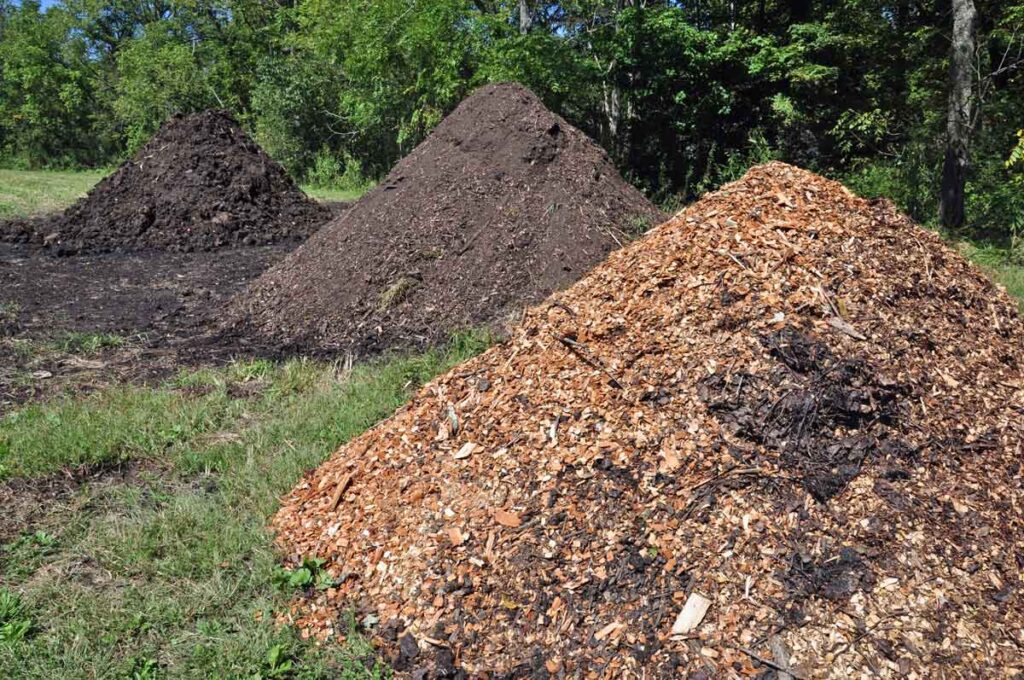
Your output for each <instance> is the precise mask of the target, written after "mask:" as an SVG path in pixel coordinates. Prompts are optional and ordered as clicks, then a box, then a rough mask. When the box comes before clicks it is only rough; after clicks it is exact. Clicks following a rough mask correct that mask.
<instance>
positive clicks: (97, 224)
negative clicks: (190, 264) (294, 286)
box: [0, 110, 331, 255]
mask: <svg viewBox="0 0 1024 680" xmlns="http://www.w3.org/2000/svg"><path fill="white" fill-rule="evenodd" d="M330 217H331V211H330V209H329V208H327V207H325V206H322V205H320V204H318V203H316V202H315V201H313V200H311V199H309V198H307V197H306V195H305V194H303V193H302V191H301V190H300V189H299V188H298V187H296V186H295V184H294V183H293V182H292V181H291V179H290V178H289V177H288V175H287V174H286V173H285V170H284V168H283V167H281V165H280V164H279V163H277V162H276V161H274V160H273V159H271V158H270V157H269V156H267V154H266V153H265V152H264V151H263V150H262V149H261V148H260V147H259V145H258V144H256V142H254V141H253V140H252V139H251V138H250V137H249V136H248V135H247V134H246V133H245V131H243V130H242V128H241V127H240V126H239V125H238V122H237V121H236V120H235V119H234V118H233V117H232V116H231V114H230V113H228V112H227V111H216V110H211V111H204V112H202V113H197V114H192V115H188V116H175V117H173V118H171V119H170V120H169V121H167V122H166V123H165V124H164V125H163V126H162V127H161V128H160V130H159V131H158V132H157V133H156V135H154V136H153V138H152V139H150V140H149V142H147V143H146V145H145V146H143V147H142V149H140V150H139V152H138V153H137V154H135V156H134V157H133V158H132V159H131V160H129V161H126V162H125V163H123V164H122V165H121V167H119V168H118V169H117V171H116V172H114V173H113V174H112V175H110V176H109V177H106V178H105V179H103V180H102V181H101V182H100V183H99V184H97V185H96V187H94V188H93V189H92V190H91V191H90V192H89V193H88V195H86V196H85V197H83V198H82V199H80V200H79V201H78V202H76V203H75V204H74V205H72V206H71V207H70V208H68V209H67V210H66V211H64V212H63V213H61V214H58V215H54V216H49V217H45V218H42V219H35V220H29V221H21V222H9V223H6V224H4V225H0V237H2V238H3V240H6V241H15V242H21V243H26V244H29V245H34V246H38V247H43V248H46V249H47V250H48V251H50V252H53V253H55V254H61V255H74V254H80V253H103V252H124V251H134V250H144V249H160V250H170V251H179V252H190V251H196V250H213V249H216V248H221V247H231V246H243V245H263V244H269V243H275V242H279V241H288V240H295V241H298V240H302V239H305V238H306V237H307V236H309V234H310V233H312V232H313V231H315V230H316V229H317V228H318V227H319V226H320V225H321V224H323V223H324V222H325V221H327V220H328V219H330Z"/></svg>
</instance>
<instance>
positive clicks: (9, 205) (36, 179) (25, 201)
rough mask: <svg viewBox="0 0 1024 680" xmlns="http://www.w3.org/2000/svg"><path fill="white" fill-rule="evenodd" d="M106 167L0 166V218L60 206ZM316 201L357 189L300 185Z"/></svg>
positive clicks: (354, 194) (348, 196) (342, 197)
mask: <svg viewBox="0 0 1024 680" xmlns="http://www.w3.org/2000/svg"><path fill="white" fill-rule="evenodd" d="M108 172H109V170H75V171H71V170H68V171H57V170H5V169H0V219H4V218H10V217H26V216H30V215H39V214H42V213H48V212H55V211H57V210H63V209H64V208H66V207H68V206H69V205H71V204H72V203H74V202H75V200H76V199H78V198H80V197H82V196H84V195H85V194H86V192H87V191H89V189H91V188H92V187H93V185H95V184H96V182H99V181H100V180H101V179H103V177H104V176H105V175H106V174H107V173H108ZM302 190H303V191H305V192H306V193H307V194H308V195H309V196H312V197H313V198H315V199H317V200H320V201H354V200H356V199H357V198H359V197H360V196H362V195H363V193H365V192H366V189H365V188H360V189H331V188H315V187H311V186H305V185H304V186H303V187H302Z"/></svg>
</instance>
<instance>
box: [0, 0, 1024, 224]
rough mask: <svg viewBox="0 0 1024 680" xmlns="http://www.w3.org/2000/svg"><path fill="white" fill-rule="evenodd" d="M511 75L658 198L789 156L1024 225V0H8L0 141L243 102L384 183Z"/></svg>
mask: <svg viewBox="0 0 1024 680" xmlns="http://www.w3.org/2000/svg"><path fill="white" fill-rule="evenodd" d="M499 80H515V81H519V82H522V83H523V84H525V85H527V86H528V87H530V88H531V89H533V90H534V91H535V92H536V93H537V94H538V95H540V96H541V98H542V99H544V101H545V102H546V103H547V104H548V106H549V107H551V108H552V109H553V110H555V111H557V112H559V113H561V114H562V115H563V116H565V117H566V118H567V119H569V120H570V121H571V122H572V123H574V124H575V125H577V126H579V127H581V128H582V129H584V130H585V131H586V132H588V133H589V134H590V135H591V136H593V137H594V138H595V139H597V140H599V141H600V143H601V144H602V145H603V146H604V147H605V148H606V149H607V150H608V152H609V153H610V154H611V156H612V157H613V159H614V160H615V161H616V162H617V163H618V165H619V166H620V168H622V170H623V172H624V173H625V174H626V175H627V176H628V177H629V178H630V179H632V180H633V181H634V182H636V183H637V184H638V185H640V186H642V187H643V188H644V189H645V190H646V191H647V192H648V193H649V195H651V196H652V197H653V198H654V199H655V200H659V201H662V202H671V201H677V202H678V201H686V200H689V199H691V198H693V197H695V196H697V195H699V194H700V193H702V192H704V191H706V190H708V189H710V188H713V187H715V186H717V185H718V184H720V183H722V182H723V181H726V180H729V179H732V178H734V177H736V176H738V175H739V174H740V173H741V172H742V171H743V170H744V169H745V168H746V167H748V166H749V165H750V164H751V163H755V162H760V161H765V160H768V159H774V158H777V159H782V160H786V161H790V162H793V163H796V164H799V165H802V166H804V167H807V168H810V169H812V170H816V171H819V172H823V173H826V174H830V175H832V176H836V177H839V178H841V179H844V180H845V181H847V182H848V183H850V184H851V185H852V186H853V187H854V188H855V189H858V190H860V191H862V192H864V193H868V194H879V195H888V196H891V197H892V198H894V199H895V200H896V201H897V202H898V203H899V204H900V205H901V206H902V207H903V208H905V209H906V210H908V211H909V212H910V213H911V214H913V215H914V216H915V217H916V218H918V219H920V220H922V221H926V222H936V221H938V220H940V219H941V221H942V223H943V224H944V225H945V226H946V227H948V228H950V229H954V230H958V231H960V232H963V233H967V234H969V235H972V236H975V237H979V238H986V239H991V240H994V241H999V242H1005V243H1010V242H1011V241H1013V240H1014V239H1018V240H1019V237H1020V236H1021V235H1024V183H1022V181H1021V173H1022V172H1024V159H1021V158H1020V155H1021V151H1020V147H1019V146H1018V145H1019V143H1020V142H1019V139H1020V138H1019V137H1018V136H1017V132H1018V131H1019V130H1020V129H1021V128H1022V127H1024V0H1009V1H1000V0H692V1H685V0H676V1H671V2H668V1H656V0H575V1H571V2H556V3H547V2H537V1H535V0H508V1H503V0H347V1H345V2H338V1H334V0H178V1H172V0H105V1H104V0H57V2H56V3H55V4H52V5H50V6H48V7H46V8H43V7H41V6H40V4H39V2H38V0H22V1H21V2H20V3H15V2H13V1H12V0H0V162H3V163H4V164H6V165H13V166H24V167H78V166H97V165H109V164H112V163H114V162H116V161H118V160H120V159H123V158H125V157H126V156H127V155H129V154H131V153H132V152H133V151H134V150H135V149H137V148H138V147H139V146H140V145H141V144H142V143H143V142H144V141H145V140H146V139H147V138H148V137H149V136H150V135H151V134H152V133H153V132H154V131H155V130H156V129H157V128H158V127H159V125H160V123H161V122H162V121H163V120H165V119H166V118H167V117H168V116H169V115H171V114H173V113H175V112H178V111H192V110H198V109H203V108H209V107H222V108H228V109H231V110H232V111H234V112H235V114H236V115H237V116H238V117H239V119H240V120H241V121H242V122H243V124H244V125H245V126H246V127H247V128H248V129H249V130H250V131H251V132H252V133H253V134H254V135H255V136H256V138H257V139H258V141H259V142H260V143H261V144H262V145H263V146H264V147H265V148H266V149H267V151H268V152H269V153H270V154H271V155H272V156H274V157H275V158H277V159H278V160H280V161H281V162H282V163H284V164H285V166H286V167H287V168H288V169H289V171H290V172H291V173H292V174H293V175H295V176H296V177H299V178H306V179H309V180H311V181H314V182H319V183H337V182H343V183H353V182H361V181H363V180H364V178H371V179H372V178H377V177H380V176H381V175H382V174H383V173H385V172H386V171H387V170H388V169H389V168H390V167H391V165H392V164H393V163H394V162H395V161H396V160H397V159H399V158H400V157H401V156H402V155H404V154H405V153H407V152H408V151H409V150H411V149H412V147H413V146H414V145H415V144H417V143H418V142H419V141H420V140H421V139H423V137H424V136H425V135H426V134H427V133H428V132H429V131H430V130H431V128H432V127H433V126H434V125H435V124H436V123H437V122H438V121H439V120H440V119H441V118H442V117H443V116H444V115H445V114H446V113H447V112H449V111H450V110H451V109H452V108H453V107H454V106H455V105H456V104H457V103H458V102H459V101H460V100H461V99H462V98H463V97H464V96H465V95H466V94H467V93H468V92H470V91H471V90H472V89H473V88H474V87H476V86H478V85H480V84H482V83H485V82H490V81H499ZM1015 149H1016V151H1015ZM940 200H941V206H940Z"/></svg>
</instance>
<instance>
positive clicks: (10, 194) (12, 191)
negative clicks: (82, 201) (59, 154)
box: [0, 169, 107, 218]
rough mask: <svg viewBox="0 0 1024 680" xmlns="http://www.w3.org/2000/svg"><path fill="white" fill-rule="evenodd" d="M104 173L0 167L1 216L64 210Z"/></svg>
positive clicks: (100, 171) (104, 173) (105, 172)
mask: <svg viewBox="0 0 1024 680" xmlns="http://www.w3.org/2000/svg"><path fill="white" fill-rule="evenodd" d="M106 174H107V171H105V170H82V171H76V172H64V171H54V170H3V169H0V218H4V217H23V216H26V215H39V214H42V213H48V212H55V211H57V210H63V209H64V208H66V207H67V206H69V205H71V204H72V203H74V202H75V200H76V199H78V198H80V197H82V196H84V195H85V194H86V192H87V191H89V189H91V188H92V187H93V185H95V184H96V182H98V181H100V180H101V179H102V178H103V176H104V175H106Z"/></svg>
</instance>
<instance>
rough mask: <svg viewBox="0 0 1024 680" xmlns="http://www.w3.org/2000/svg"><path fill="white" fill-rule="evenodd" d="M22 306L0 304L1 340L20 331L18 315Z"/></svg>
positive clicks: (7, 303) (10, 303) (9, 303)
mask: <svg viewBox="0 0 1024 680" xmlns="http://www.w3.org/2000/svg"><path fill="white" fill-rule="evenodd" d="M20 311H21V306H20V305H18V303H16V302H0V338H2V337H4V336H7V335H13V334H14V333H15V332H16V331H17V330H18V313H19V312H20Z"/></svg>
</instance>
